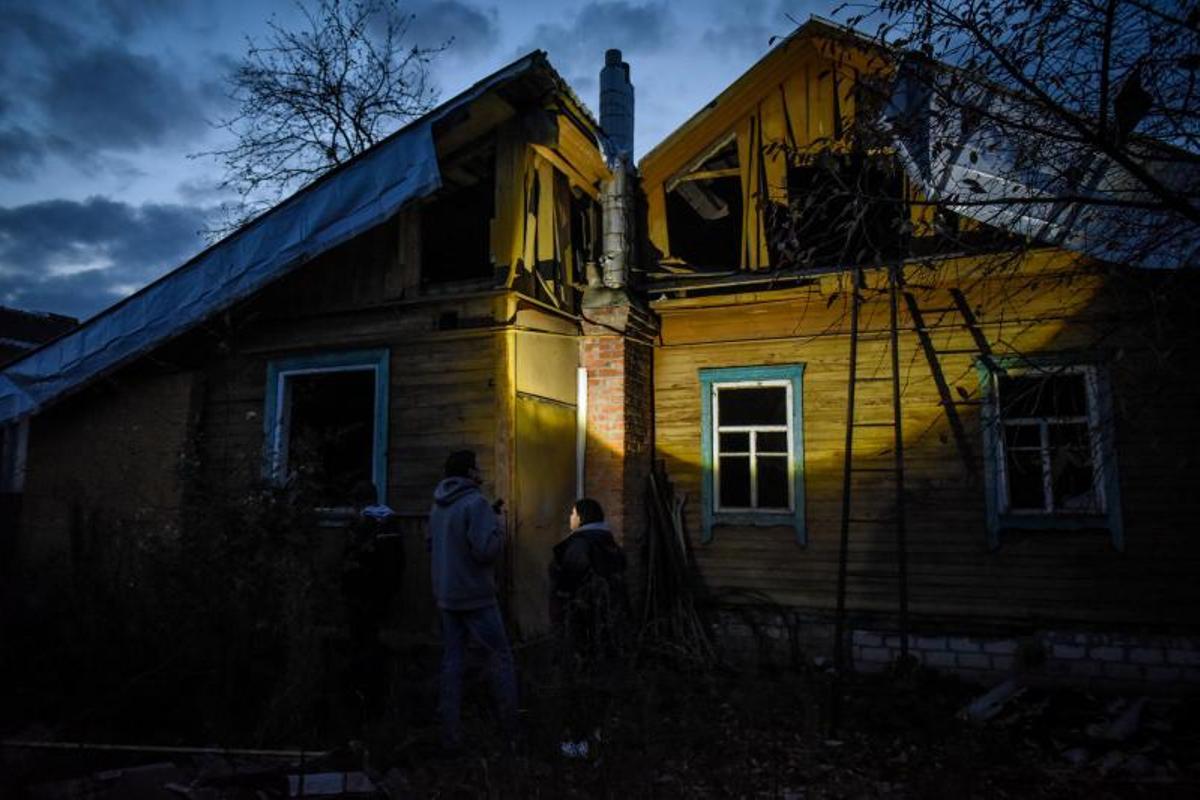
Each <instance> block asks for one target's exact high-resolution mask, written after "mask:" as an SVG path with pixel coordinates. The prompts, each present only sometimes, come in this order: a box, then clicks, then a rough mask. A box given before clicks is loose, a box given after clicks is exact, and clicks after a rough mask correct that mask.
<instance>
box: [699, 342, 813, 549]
mask: <svg viewBox="0 0 1200 800" xmlns="http://www.w3.org/2000/svg"><path fill="white" fill-rule="evenodd" d="M803 378H804V365H803V364H785V365H779V366H770V367H766V366H759V367H727V368H721V369H702V370H700V388H701V406H700V408H701V413H700V417H701V454H702V456H701V457H702V462H703V470H704V475H703V490H702V491H703V498H702V503H703V510H702V515H701V516H702V524H703V530H702V532H701V539H702V541H705V542H708V541H711V540H712V536H713V529H714V528H716V527H720V526H722V525H758V526H787V527H791V528H793V529H794V531H795V535H796V541H797V542H799V543H800V544H804V543H805V542H806V531H805V526H804V426H803V424H802V423H803V412H802V405H803V404H802V398H803V395H802V388H803Z"/></svg>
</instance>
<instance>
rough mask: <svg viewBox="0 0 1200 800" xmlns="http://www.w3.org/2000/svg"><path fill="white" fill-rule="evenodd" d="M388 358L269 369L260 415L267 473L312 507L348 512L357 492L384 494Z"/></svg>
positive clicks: (361, 353) (332, 356)
mask: <svg viewBox="0 0 1200 800" xmlns="http://www.w3.org/2000/svg"><path fill="white" fill-rule="evenodd" d="M387 408H388V354H387V351H386V350H356V351H350V352H341V353H322V354H320V355H313V356H300V357H295V358H285V359H278V360H274V361H271V362H270V363H269V364H268V366H267V398H266V409H265V413H264V415H263V418H264V431H265V434H266V444H267V448H266V449H267V473H268V476H269V477H270V478H272V479H274V480H276V481H279V482H285V481H288V482H292V483H295V484H298V485H301V486H302V487H303V488H304V490H305V491H306V493H307V494H308V496H309V497H311V498H312V500H313V502H314V503H315V505H317V506H318V507H322V508H338V507H345V506H348V505H350V504H351V500H350V498H351V493H352V491H353V489H354V487H355V485H356V484H359V483H361V482H363V481H370V482H372V483H374V484H375V487H376V490H377V492H378V494H379V498H380V500H381V501H382V498H383V495H384V492H385V490H386V487H387Z"/></svg>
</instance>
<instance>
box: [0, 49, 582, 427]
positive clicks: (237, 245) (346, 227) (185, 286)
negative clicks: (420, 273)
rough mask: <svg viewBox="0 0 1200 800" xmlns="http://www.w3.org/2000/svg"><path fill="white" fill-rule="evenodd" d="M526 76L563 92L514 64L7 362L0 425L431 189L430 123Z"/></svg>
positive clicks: (1, 378) (544, 67)
mask: <svg viewBox="0 0 1200 800" xmlns="http://www.w3.org/2000/svg"><path fill="white" fill-rule="evenodd" d="M535 70H536V71H540V72H543V73H544V74H548V75H550V76H551V78H552V79H553V80H554V81H555V84H556V85H557V86H560V87H561V86H565V85H566V84H565V82H564V81H563V80H562V78H561V77H559V76H558V74H557V73H556V72H555V71H554V70H553V68H551V67H550V65H549V62H548V61H547V60H546V56H545V53H543V52H542V51H535V52H533V53H530V54H528V55H526V56H524V57H522V58H520V59H518V60H517V61H514V62H513V63H511V64H509V65H508V66H506V67H504V68H502V69H500V70H499V71H497V72H495V73H493V74H492V75H490V76H488V77H487V78H484V79H483V80H481V81H479V82H478V83H476V84H475V85H474V86H472V87H471V88H469V89H467V90H466V91H465V92H462V93H461V94H459V95H458V96H457V97H454V98H453V99H451V100H449V101H447V102H445V103H443V104H442V105H440V106H438V107H437V108H436V109H434V110H433V111H431V112H429V113H428V114H426V115H425V116H423V117H421V118H420V119H418V120H416V121H414V122H412V123H410V124H409V125H406V126H405V127H404V128H402V129H400V130H399V131H397V132H396V133H394V134H392V135H391V136H389V137H388V138H386V139H384V140H383V141H381V142H380V143H379V144H377V145H375V146H374V147H372V148H371V149H369V150H367V151H366V152H364V153H362V154H360V155H359V156H357V157H356V158H354V159H352V160H350V161H348V162H347V163H345V164H344V165H342V166H340V167H338V168H336V169H334V170H332V171H330V172H329V173H326V174H325V175H324V176H322V177H321V178H318V179H317V180H316V181H314V182H313V183H311V184H309V185H308V186H306V187H305V188H303V189H301V190H300V191H298V192H297V193H296V194H294V195H292V196H291V197H289V198H288V199H287V200H285V201H283V202H282V203H280V204H279V205H278V206H275V207H274V208H273V209H271V210H270V211H268V212H266V213H264V214H263V215H262V216H260V217H258V218H257V219H255V220H254V221H253V222H250V223H249V224H247V225H246V226H244V227H242V228H241V229H239V230H238V231H237V232H235V233H233V234H231V235H230V236H228V237H226V238H225V239H223V240H221V241H220V242H218V243H217V244H215V245H213V246H212V247H210V248H208V249H207V250H205V251H203V252H202V253H200V254H199V255H197V256H196V257H195V258H193V259H191V260H190V261H188V262H186V263H185V264H183V265H182V266H180V267H178V268H177V269H175V270H173V271H172V272H170V273H168V274H167V275H164V276H163V277H162V278H160V279H158V280H157V281H155V282H154V283H151V284H150V285H149V286H146V287H145V288H143V289H142V290H141V291H139V292H137V293H135V294H133V295H131V296H130V297H127V298H125V299H124V300H122V301H121V302H119V303H117V304H116V305H114V306H112V307H110V308H109V309H107V310H105V311H102V312H100V313H99V314H97V315H96V316H95V317H92V318H91V319H90V320H88V321H87V322H85V323H84V324H83V325H81V326H80V327H78V328H76V329H75V330H73V331H71V332H69V333H66V334H65V335H63V336H61V337H59V338H58V339H55V340H54V341H52V342H50V343H48V344H46V345H45V346H43V347H41V348H40V349H38V350H35V351H34V352H32V353H29V354H28V355H26V356H24V357H23V358H20V359H18V360H16V361H14V362H12V363H11V364H9V365H7V366H6V367H5V368H4V369H3V370H2V371H0V423H3V422H9V421H12V420H14V419H17V418H20V417H23V416H26V415H28V414H32V413H34V412H36V411H38V410H39V409H41V408H43V407H44V406H45V405H46V404H47V403H49V402H51V401H53V400H55V399H57V398H59V397H62V396H63V395H65V394H67V393H69V392H71V391H73V390H75V389H78V388H79V387H81V386H83V385H84V384H85V383H86V382H88V381H90V380H92V379H94V378H96V377H98V376H100V375H102V374H105V373H107V372H108V371H110V370H112V369H114V368H116V367H119V366H121V365H122V364H125V363H128V362H129V361H130V360H132V359H134V358H136V357H137V356H139V355H141V354H143V353H146V352H148V351H149V350H151V349H153V348H154V347H157V346H158V345H161V344H163V343H164V342H166V341H168V340H169V339H171V338H173V337H175V336H178V335H179V334H181V333H183V332H185V331H187V330H189V329H190V328H192V327H194V326H195V325H197V324H199V323H200V322H202V321H203V320H205V319H207V318H209V317H211V316H212V315H213V314H216V313H218V312H220V311H222V310H224V309H226V308H229V307H230V306H232V305H233V304H234V303H236V302H238V301H239V300H242V299H243V298H246V297H248V296H250V295H251V294H253V293H254V292H256V291H258V290H259V289H262V288H263V287H264V286H266V285H267V284H269V283H271V282H272V281H275V280H277V279H278V278H279V277H281V276H282V275H284V274H286V273H287V272H289V271H290V270H292V269H294V268H296V267H298V266H300V265H301V264H304V263H305V262H308V261H310V260H312V259H313V258H315V257H316V256H318V255H320V254H321V253H323V252H325V251H327V250H329V249H330V248H332V247H334V246H336V245H338V244H341V243H342V242H345V241H347V240H348V239H350V238H352V237H354V236H356V235H358V234H359V233H361V232H363V231H364V230H366V229H368V228H370V227H372V226H374V225H377V224H379V223H381V222H383V221H384V220H386V219H387V218H389V217H390V216H391V215H392V214H394V213H396V211H398V210H399V209H400V208H401V207H402V206H403V205H404V204H406V203H408V202H410V201H412V200H414V199H417V198H420V197H423V196H425V195H428V194H430V193H431V192H434V191H436V190H437V189H438V188H439V187H440V186H441V174H440V172H439V170H438V164H437V152H436V150H435V147H434V138H433V126H434V124H435V123H436V122H438V121H439V120H441V119H443V118H444V117H446V116H447V115H448V114H450V113H452V112H454V111H455V110H457V109H459V108H461V107H462V106H464V105H466V104H468V103H470V102H472V101H474V100H476V99H477V98H479V97H480V96H481V95H483V94H484V93H485V92H488V91H490V90H492V89H494V88H496V87H498V86H500V85H502V84H504V83H506V82H509V81H512V80H514V79H516V78H518V77H520V76H522V75H525V74H527V73H530V72H533V71H535ZM572 97H573V95H572ZM574 102H576V103H577V105H578V106H579V107H580V109H581V110H583V112H584V113H587V111H586V108H585V107H584V106H583V105H582V103H578V100H577V98H576V99H575V101H574ZM589 119H590V114H589ZM590 121H592V122H594V119H590ZM597 127H598V126H597Z"/></svg>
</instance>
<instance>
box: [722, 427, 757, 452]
mask: <svg viewBox="0 0 1200 800" xmlns="http://www.w3.org/2000/svg"><path fill="white" fill-rule="evenodd" d="M721 452H722V453H749V452H750V434H749V433H748V432H746V433H722V434H721Z"/></svg>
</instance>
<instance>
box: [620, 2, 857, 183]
mask: <svg viewBox="0 0 1200 800" xmlns="http://www.w3.org/2000/svg"><path fill="white" fill-rule="evenodd" d="M812 39H817V40H827V41H837V42H847V43H850V44H853V45H854V46H855V47H857V48H861V49H862V50H864V51H866V50H872V51H874V50H878V49H879V45H878V43H877V42H873V41H872V40H871V39H869V38H868V37H866V36H864V35H863V34H861V33H859V32H858V31H856V30H854V29H853V28H848V27H846V26H844V25H839V24H838V23H836V22H831V21H829V20H826V19H823V18H821V17H818V16H815V15H814V16H810V17H809V18H808V20H807V21H806V22H804V24H802V25H800V26H799V27H797V28H796V29H795V30H794V31H792V32H791V33H789V34H788V35H787V36H785V37H783V38H781V39H780V40H779V41H778V42H777V43H776V44H775V45H774V46H773V47H772V48H771V49H770V50H768V51H767V53H766V54H765V55H763V57H762V58H760V59H759V60H758V61H756V62H754V64H753V65H751V66H750V68H749V69H747V70H746V71H745V72H743V73H742V74H741V75H739V76H738V77H737V79H736V80H734V81H733V83H731V84H729V85H728V86H726V87H725V88H724V89H722V90H721V93H720V94H718V95H717V96H716V97H714V98H713V99H712V100H710V101H709V102H708V103H706V104H705V105H704V107H703V108H701V109H700V110H699V111H697V112H696V113H695V114H693V115H692V116H691V117H689V118H688V119H687V120H685V121H684V122H683V124H681V125H680V126H679V127H678V128H676V129H675V130H673V131H671V132H670V133H669V134H667V136H666V137H665V138H664V139H663V140H662V141H660V142H659V143H658V144H656V145H655V146H654V147H652V148H651V149H650V150H649V151H647V152H646V154H645V155H644V156H642V158H641V159H640V160H639V161H638V169H639V170H640V171H641V173H642V175H643V176H645V178H646V179H647V180H648V181H651V182H654V181H657V180H661V179H663V178H665V177H666V175H667V174H669V173H672V172H674V171H675V170H676V169H677V168H678V167H680V166H682V164H683V163H685V162H686V161H688V160H690V159H691V158H692V157H694V156H695V155H696V152H694V151H695V149H696V147H700V148H703V147H706V146H708V145H711V144H712V140H714V139H715V138H716V137H718V136H720V135H721V134H722V133H724V132H726V131H727V129H728V127H729V125H730V123H731V120H732V119H734V118H735V117H737V116H740V115H742V114H745V113H749V112H750V111H751V110H752V109H753V108H754V106H755V105H756V104H757V102H758V100H759V99H760V96H761V95H762V94H763V93H764V92H765V91H766V90H767V87H774V86H775V85H777V84H778V83H779V81H780V80H781V79H782V78H783V77H784V76H785V75H786V74H787V73H788V71H789V70H790V69H792V67H793V65H794V60H793V59H794V58H795V57H796V55H797V52H798V49H799V48H800V47H801V46H802V44H803V43H804V42H806V41H808V40H812ZM698 136H699V137H703V138H702V139H701V140H700V141H699V142H697V141H695V139H696V137H698ZM680 148H684V151H683V152H679V150H680Z"/></svg>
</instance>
